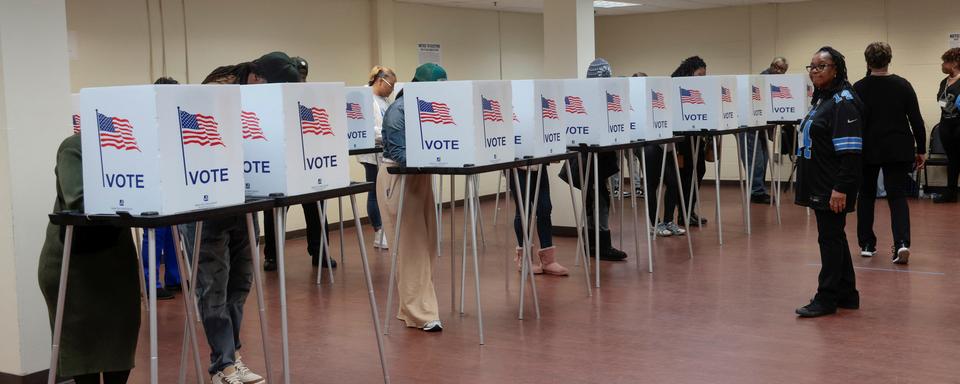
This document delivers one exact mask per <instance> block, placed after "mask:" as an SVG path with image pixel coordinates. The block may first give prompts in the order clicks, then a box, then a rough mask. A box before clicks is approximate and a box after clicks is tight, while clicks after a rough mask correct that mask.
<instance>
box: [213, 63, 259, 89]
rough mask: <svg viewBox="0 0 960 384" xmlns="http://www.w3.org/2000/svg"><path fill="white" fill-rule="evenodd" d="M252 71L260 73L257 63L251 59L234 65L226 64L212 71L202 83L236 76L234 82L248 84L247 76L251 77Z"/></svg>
mask: <svg viewBox="0 0 960 384" xmlns="http://www.w3.org/2000/svg"><path fill="white" fill-rule="evenodd" d="M251 73H254V74H257V75H258V76H259V75H260V73H259V71H258V70H257V68H256V65H255V64H254V63H252V62H249V61H248V62H244V63H240V64H234V65H224V66H222V67H217V69H214V70H213V72H210V74H209V75H207V77H206V78H204V79H203V83H202V84H208V83H216V82H219V81H220V80H221V79H224V78H227V77H230V76H233V77H234V82H233V83H234V84H247V78H249V76H250V74H251Z"/></svg>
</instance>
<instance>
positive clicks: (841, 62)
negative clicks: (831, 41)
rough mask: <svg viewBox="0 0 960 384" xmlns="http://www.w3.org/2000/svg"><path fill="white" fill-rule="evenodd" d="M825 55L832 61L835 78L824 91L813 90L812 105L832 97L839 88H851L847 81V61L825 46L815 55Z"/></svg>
mask: <svg viewBox="0 0 960 384" xmlns="http://www.w3.org/2000/svg"><path fill="white" fill-rule="evenodd" d="M821 53H826V54H828V55H830V59H832V60H833V68H834V69H836V71H837V77H836V78H834V79H833V82H832V83H830V85H828V87H827V88H826V89H823V90H821V89H814V90H813V103H814V104H816V103H817V101H818V100H820V99H821V98H825V97H830V96H833V94H834V93H836V91H838V90H840V89H841V88H849V87H851V85H850V81H849V80H848V79H847V60H846V57H844V56H843V54H842V53H840V51H837V50H836V49H833V47H830V46H826V47H823V48H820V49H819V50H817V54H818V55H819V54H821Z"/></svg>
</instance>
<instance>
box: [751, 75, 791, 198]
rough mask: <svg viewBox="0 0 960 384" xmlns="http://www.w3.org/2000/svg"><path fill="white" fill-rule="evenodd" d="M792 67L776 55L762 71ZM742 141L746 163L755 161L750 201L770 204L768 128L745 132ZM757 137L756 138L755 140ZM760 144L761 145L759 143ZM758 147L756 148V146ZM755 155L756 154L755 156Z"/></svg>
mask: <svg viewBox="0 0 960 384" xmlns="http://www.w3.org/2000/svg"><path fill="white" fill-rule="evenodd" d="M788 69H790V64H789V63H788V62H787V59H786V58H784V57H779V56H778V57H775V58H774V59H773V61H772V62H770V67H769V68H767V69H764V70H763V72H760V74H761V75H782V74H784V73H787V70H788ZM740 136H741V138H740V139H741V140H742V141H741V142H745V143H746V144H745V145H742V146H740V157H742V158H743V163H744V164H750V163H751V162H753V179H752V180H751V181H750V185H751V187H750V201H752V202H754V203H757V204H770V194H769V193H768V192H767V186H766V184H765V183H764V181H765V180H766V175H767V161H768V159H769V156H770V154H769V149H768V148H767V145H766V142H767V140H770V132H769V131H768V130H763V131H760V134H759V135H753V134H749V133H743V134H741V135H740ZM754 139H756V140H754ZM758 144H759V145H758ZM754 147H756V148H754ZM754 156H756V157H755V158H754Z"/></svg>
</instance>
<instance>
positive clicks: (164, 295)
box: [157, 288, 176, 300]
mask: <svg viewBox="0 0 960 384" xmlns="http://www.w3.org/2000/svg"><path fill="white" fill-rule="evenodd" d="M174 297H176V296H174V295H173V293H171V292H170V291H168V290H166V289H163V288H157V300H171V299H173V298H174Z"/></svg>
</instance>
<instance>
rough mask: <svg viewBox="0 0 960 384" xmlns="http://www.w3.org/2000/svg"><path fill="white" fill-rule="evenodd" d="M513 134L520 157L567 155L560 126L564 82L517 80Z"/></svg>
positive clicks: (514, 93) (515, 85) (514, 87)
mask: <svg viewBox="0 0 960 384" xmlns="http://www.w3.org/2000/svg"><path fill="white" fill-rule="evenodd" d="M511 87H512V89H513V116H514V118H513V130H514V142H513V143H514V145H515V146H516V153H517V154H516V156H517V157H518V158H523V157H526V156H532V157H543V156H549V155H555V154H558V153H564V152H566V138H565V136H566V135H565V134H564V130H563V124H562V123H561V122H560V108H562V107H560V105H562V104H563V101H562V100H561V97H562V96H561V94H562V92H561V89H562V87H563V85H562V83H561V81H560V80H514V81H512V82H511Z"/></svg>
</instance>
